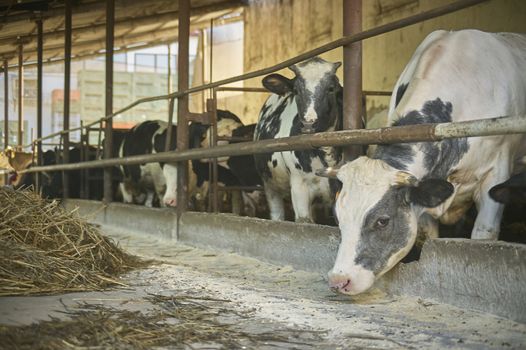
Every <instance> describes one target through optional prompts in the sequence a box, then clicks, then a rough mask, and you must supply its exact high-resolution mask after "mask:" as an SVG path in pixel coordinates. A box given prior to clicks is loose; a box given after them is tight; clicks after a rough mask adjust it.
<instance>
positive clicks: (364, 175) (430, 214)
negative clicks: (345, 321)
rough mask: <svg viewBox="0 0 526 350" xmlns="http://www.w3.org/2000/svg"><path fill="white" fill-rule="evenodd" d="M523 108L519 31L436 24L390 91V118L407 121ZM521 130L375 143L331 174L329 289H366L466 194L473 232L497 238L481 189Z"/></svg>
mask: <svg viewBox="0 0 526 350" xmlns="http://www.w3.org/2000/svg"><path fill="white" fill-rule="evenodd" d="M525 114H526V36H525V35H520V34H512V33H499V34H492V33H484V32H481V31H477V30H462V31H458V32H448V31H436V32H433V33H431V34H430V35H429V36H428V37H427V38H426V39H425V40H424V41H423V42H422V43H421V44H420V46H419V47H418V48H417V50H416V52H415V54H414V55H413V57H412V58H411V60H410V62H409V63H408V65H407V66H406V68H405V70H404V71H403V72H402V75H401V76H400V78H399V79H398V82H397V83H396V86H395V88H394V91H393V95H392V97H391V103H390V110H389V124H390V125H393V126H396V125H414V124H421V123H440V122H451V121H465V120H471V119H483V118H492V117H497V116H517V118H525ZM525 140H526V138H525V136H524V135H523V134H522V135H521V134H518V135H505V136H504V135H502V136H491V137H474V138H458V139H449V140H444V141H440V142H420V143H405V144H393V145H380V146H379V147H378V148H377V149H376V152H375V154H374V155H373V156H372V157H370V158H369V157H360V158H358V159H356V160H354V161H352V162H350V163H347V164H345V165H344V166H342V167H341V168H340V169H339V170H336V171H334V173H336V174H337V177H338V178H339V179H340V180H341V182H342V183H343V187H342V190H341V192H340V195H339V197H338V200H337V203H336V214H337V217H338V219H339V226H340V230H341V234H342V238H341V243H340V246H339V250H338V255H337V258H336V262H335V264H334V267H333V268H332V270H331V271H330V272H329V284H330V286H331V287H332V288H333V289H335V290H337V291H339V292H341V293H344V294H358V293H361V292H364V291H365V290H367V289H369V288H370V287H371V286H372V284H373V282H374V281H375V279H377V278H378V277H379V276H381V275H383V274H384V273H385V272H387V271H388V270H389V269H391V268H392V267H393V266H394V265H395V264H396V263H397V262H398V261H400V259H402V258H403V257H404V256H405V255H406V254H407V253H408V252H409V250H410V249H411V247H412V246H413V243H414V242H415V239H416V237H417V233H419V232H418V231H421V232H424V233H427V234H428V235H429V236H430V237H436V236H437V235H438V232H437V231H438V230H437V222H436V220H435V219H439V220H440V221H441V222H443V223H454V222H455V221H457V220H458V219H459V218H460V217H461V216H462V215H463V214H464V212H465V211H466V210H467V209H468V208H469V207H470V205H471V203H472V201H474V202H475V203H476V205H477V208H478V215H477V218H476V221H475V225H474V228H473V231H472V233H471V238H474V239H497V237H498V234H499V223H500V221H501V216H502V212H503V207H504V206H503V205H502V204H500V203H498V202H496V201H494V200H492V199H491V198H490V196H489V194H488V192H489V190H490V188H492V187H493V186H494V185H496V184H499V183H501V182H503V181H506V180H507V179H508V178H509V177H510V174H511V170H512V169H513V166H514V162H515V160H516V159H517V158H518V157H520V156H522V155H523V154H524V153H522V152H524V151H523V146H524V144H525Z"/></svg>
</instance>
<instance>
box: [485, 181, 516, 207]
mask: <svg viewBox="0 0 526 350" xmlns="http://www.w3.org/2000/svg"><path fill="white" fill-rule="evenodd" d="M489 196H490V197H491V198H492V199H493V200H494V201H496V202H499V203H503V204H507V203H509V201H510V199H511V188H510V187H508V186H506V185H504V184H500V185H497V186H493V187H492V188H491V189H490V190H489Z"/></svg>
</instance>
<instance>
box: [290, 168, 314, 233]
mask: <svg viewBox="0 0 526 350" xmlns="http://www.w3.org/2000/svg"><path fill="white" fill-rule="evenodd" d="M290 186H291V196H292V207H293V208H294V218H295V219H294V220H295V221H296V222H309V223H311V222H314V221H313V219H312V205H311V204H312V203H311V202H312V199H311V193H310V192H311V191H310V189H309V186H308V185H307V184H306V183H305V181H303V179H302V178H296V177H291V179H290Z"/></svg>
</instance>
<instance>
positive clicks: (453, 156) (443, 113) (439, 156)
mask: <svg viewBox="0 0 526 350" xmlns="http://www.w3.org/2000/svg"><path fill="white" fill-rule="evenodd" d="M452 112H453V106H452V105H451V103H450V102H446V103H444V102H443V101H442V100H441V99H440V98H437V99H436V100H433V101H428V102H426V103H425V104H424V105H423V107H422V109H421V111H411V112H409V113H407V114H406V115H405V116H404V117H402V118H400V119H398V120H397V121H396V122H395V123H393V126H401V125H416V124H424V123H446V122H451V113H452ZM415 146H416V147H415ZM468 149H469V145H468V142H467V139H466V138H457V139H447V140H443V141H439V142H420V143H417V144H416V145H415V144H414V143H399V144H392V145H378V147H377V149H376V153H375V154H374V156H373V158H376V159H382V160H384V161H385V162H386V163H387V164H389V165H391V166H392V167H394V168H396V169H399V170H407V165H408V164H409V163H411V162H412V161H413V159H414V156H415V152H423V153H424V166H425V167H426V169H427V170H428V171H427V174H428V175H427V177H429V178H438V179H444V178H446V176H447V174H448V172H449V170H450V169H451V168H452V167H454V166H455V165H456V164H458V162H459V161H460V159H462V157H463V156H464V154H466V152H467V151H468Z"/></svg>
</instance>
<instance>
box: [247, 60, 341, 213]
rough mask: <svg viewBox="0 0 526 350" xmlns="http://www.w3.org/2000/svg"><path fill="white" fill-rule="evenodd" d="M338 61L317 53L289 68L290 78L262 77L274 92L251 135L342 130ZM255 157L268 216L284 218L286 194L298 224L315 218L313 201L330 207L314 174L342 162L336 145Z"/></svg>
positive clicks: (326, 187) (325, 188) (326, 188)
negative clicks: (313, 56)
mask: <svg viewBox="0 0 526 350" xmlns="http://www.w3.org/2000/svg"><path fill="white" fill-rule="evenodd" d="M340 65H341V63H340V62H337V63H332V62H327V61H325V60H323V59H321V58H319V57H315V58H312V59H310V60H308V61H305V62H302V63H299V64H296V65H293V66H291V67H289V68H290V69H291V70H292V71H293V72H294V74H295V77H294V78H293V79H288V78H286V77H284V76H282V75H279V74H270V75H268V76H266V77H265V78H264V79H263V86H264V87H265V88H266V89H268V90H269V91H271V92H273V94H272V95H271V96H270V97H269V98H268V99H267V101H266V102H265V104H264V105H263V107H262V109H261V112H260V114H259V119H258V123H257V126H256V132H255V134H254V139H255V140H265V139H274V138H279V137H288V136H295V135H300V134H303V133H306V134H312V133H316V132H324V131H335V130H339V129H341V125H342V86H341V85H340V83H339V81H338V77H337V76H336V71H337V69H338V67H340ZM254 157H255V161H256V169H257V171H258V172H259V174H260V176H261V178H262V180H263V184H264V187H265V195H266V197H267V202H268V206H269V209H270V217H271V219H272V220H284V219H285V206H284V199H285V197H288V196H289V194H290V197H291V199H292V206H293V209H294V216H295V221H296V222H308V223H312V222H314V221H315V220H314V213H313V212H314V210H313V209H314V206H313V204H314V203H315V202H316V201H321V203H322V205H323V206H324V207H326V208H328V209H330V207H331V206H332V203H333V199H332V196H331V190H330V184H329V180H328V179H323V178H319V177H317V176H316V175H315V172H316V171H317V170H320V169H322V168H324V167H331V166H335V165H336V164H337V163H338V162H339V161H340V159H341V151H340V150H339V149H338V148H335V147H322V148H316V149H311V150H304V151H288V152H275V153H268V154H259V155H255V156H254Z"/></svg>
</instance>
